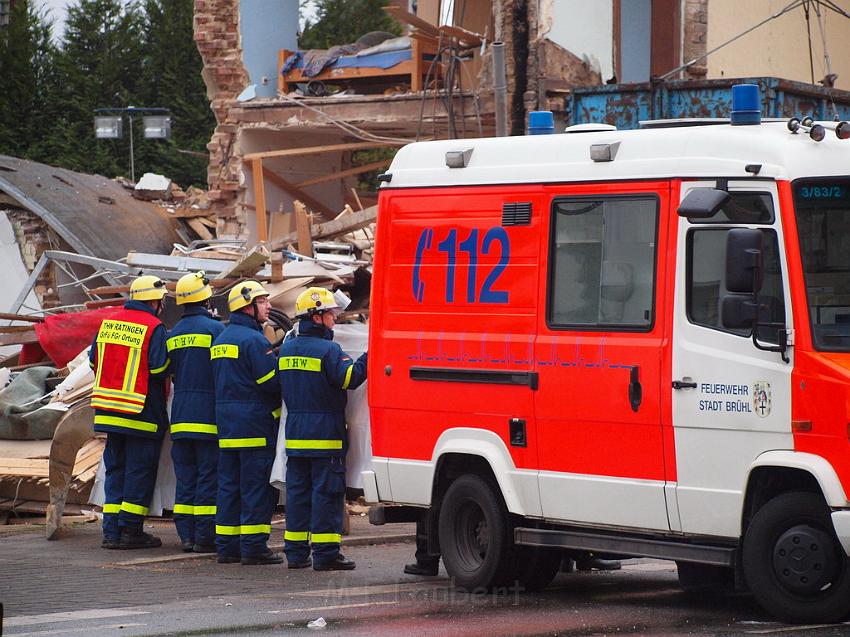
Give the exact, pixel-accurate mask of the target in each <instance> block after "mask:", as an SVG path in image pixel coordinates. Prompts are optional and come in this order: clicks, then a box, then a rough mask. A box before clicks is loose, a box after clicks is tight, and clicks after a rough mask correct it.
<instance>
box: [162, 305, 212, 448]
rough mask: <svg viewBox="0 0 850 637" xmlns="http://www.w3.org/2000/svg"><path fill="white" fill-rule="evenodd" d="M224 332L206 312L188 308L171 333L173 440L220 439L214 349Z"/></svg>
mask: <svg viewBox="0 0 850 637" xmlns="http://www.w3.org/2000/svg"><path fill="white" fill-rule="evenodd" d="M223 331H224V325H222V324H221V323H219V322H218V321H216V320H215V319H214V318H213V317H212V316H210V313H209V312H208V311H207V309H206V308H204V307H202V306H199V305H194V306H189V307H187V308H186V311H185V312H184V313H183V318H182V319H180V321H179V322H178V323H177V325H175V326H174V329H173V330H171V331H170V332H169V333H168V340H167V341H166V343H167V345H168V355H169V357H170V358H171V373H172V374H174V401H173V402H172V403H171V437H172V438H173V439H174V440H179V439H180V438H198V439H204V438H207V439H210V438H216V437H217V435H218V429H217V428H216V425H215V422H216V420H215V385H214V384H213V373H212V363H211V361H210V348H211V347H212V344H213V341H214V340H215V339H216V338H217V337H218V335H219V334H221V333H222V332H223Z"/></svg>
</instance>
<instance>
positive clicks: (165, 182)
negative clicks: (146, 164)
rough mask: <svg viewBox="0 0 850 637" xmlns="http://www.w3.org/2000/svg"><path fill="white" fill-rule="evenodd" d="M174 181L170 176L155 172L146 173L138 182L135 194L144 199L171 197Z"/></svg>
mask: <svg viewBox="0 0 850 637" xmlns="http://www.w3.org/2000/svg"><path fill="white" fill-rule="evenodd" d="M171 190H172V182H171V180H170V179H169V178H168V177H163V176H162V175H157V174H155V173H145V174H144V175H143V176H142V178H141V179H140V180H139V181H138V183H137V184H136V187H135V188H134V192H133V196H134V197H135V198H136V199H142V200H143V201H153V200H154V199H166V200H167V199H171Z"/></svg>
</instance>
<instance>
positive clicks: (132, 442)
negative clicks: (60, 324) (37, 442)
mask: <svg viewBox="0 0 850 637" xmlns="http://www.w3.org/2000/svg"><path fill="white" fill-rule="evenodd" d="M165 293H166V290H165V283H164V282H163V281H162V280H161V279H160V278H159V277H155V276H150V275H147V276H140V277H138V278H136V279H135V280H134V281H133V283H132V284H131V285H130V300H129V301H127V302H126V303H125V304H124V307H123V308H122V309H121V310H119V311H118V312H117V313H115V314H113V315H111V316H110V317H109V318H108V319H104V320H103V322H102V323H101V325H100V328H99V329H98V333H97V335H96V336H95V338H94V342H93V343H92V346H91V349H90V350H89V364H90V365H91V367H92V369H94V370H95V380H94V387H93V389H92V399H91V406H92V407H93V408H94V430H95V431H97V432H99V433H105V434H106V448H105V449H104V451H103V464H104V467H105V469H106V479H105V481H104V491H105V496H106V499H105V502H104V505H103V542H102V543H101V546H102V547H103V548H106V549H144V548H154V547H157V546H161V545H162V542H161V541H160V539H159V538H158V537H155V536H153V535H150V534H148V533H145V532H144V530H143V524H144V520H145V516H146V515H147V513H148V506H150V501H151V498H152V497H153V490H154V485H155V483H156V471H157V467H158V465H159V451H160V447H161V445H162V438H163V436H164V435H165V430H166V429H167V428H168V413H167V411H166V407H165V374H166V372H167V370H168V364H169V359H168V351H167V349H166V344H165V336H166V334H165V326H164V325H163V324H162V323H161V322H160V320H159V319H158V318H157V316H158V315H159V313H160V312H161V311H162V299H163V297H165Z"/></svg>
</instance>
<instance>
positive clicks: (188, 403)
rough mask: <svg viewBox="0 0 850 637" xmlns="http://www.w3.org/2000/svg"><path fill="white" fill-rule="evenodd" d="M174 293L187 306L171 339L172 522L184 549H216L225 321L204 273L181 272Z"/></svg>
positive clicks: (171, 334)
mask: <svg viewBox="0 0 850 637" xmlns="http://www.w3.org/2000/svg"><path fill="white" fill-rule="evenodd" d="M175 297H176V299H177V305H179V306H182V307H183V308H184V309H183V318H182V319H180V321H179V322H178V323H177V325H175V326H174V329H173V330H171V332H169V334H168V341H167V344H168V355H169V357H170V359H171V373H172V374H173V379H174V401H173V402H172V404H171V440H172V443H173V444H172V446H171V459H172V460H173V461H174V473H175V475H176V477H177V489H176V492H175V498H174V525H175V526H176V527H177V534H178V535H179V536H180V542H181V544H182V546H183V550H184V551H186V552H187V553H188V552H191V551H194V552H195V553H215V552H216V549H215V499H216V492H217V490H218V477H217V473H218V428H217V427H216V424H215V423H216V420H215V386H214V385H213V374H212V363H211V361H210V348H211V347H212V343H213V341H214V340H215V339H216V338H217V337H218V336H219V334H221V333H222V332H223V331H224V325H222V324H221V323H220V322H219V321H217V320H216V319H214V318H213V317H212V315H210V312H209V299H210V297H212V288H211V287H210V285H209V279H207V278H206V277H205V275H204V273H203V272H195V273H192V274H187V275H185V276H183V277H181V278H180V280H179V281H177V290H176V294H175Z"/></svg>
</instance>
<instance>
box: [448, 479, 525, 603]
mask: <svg viewBox="0 0 850 637" xmlns="http://www.w3.org/2000/svg"><path fill="white" fill-rule="evenodd" d="M438 528H439V537H440V549H441V551H442V554H443V564H444V565H445V567H446V571H447V572H448V574H449V576H450V577H452V578H453V579H454V582H455V584H456V585H457V586H458V587H460V588H461V589H463V590H465V591H468V592H480V591H482V590H487V591H490V590H493V589H494V588H496V587H501V586H505V585H507V584H508V583H509V580H510V579H511V575H512V573H511V571H512V569H511V566H512V564H513V557H514V555H515V554H516V551H515V547H514V543H513V535H512V534H513V527H512V525H511V524H510V519H509V517H508V511H507V508H506V507H505V505H504V502H503V501H502V498H501V496H500V495H498V494H497V493H496V492H495V490H494V488H493V487H492V486H491V485H490V483H489V482H486V481H485V480H483V479H482V478H480V477H479V476H477V475H471V474H467V475H463V476H461V477H459V478H458V479H457V480H455V481H454V482H453V483H452V484H451V486H450V487H449V488H448V490H447V491H446V495H445V498H444V499H443V505H442V506H441V507H440V519H439V524H438Z"/></svg>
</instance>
